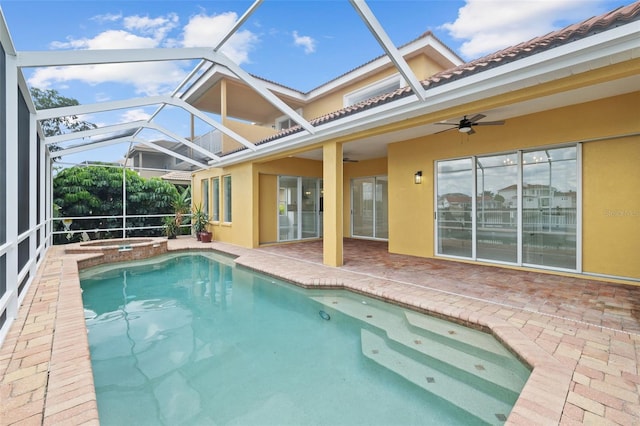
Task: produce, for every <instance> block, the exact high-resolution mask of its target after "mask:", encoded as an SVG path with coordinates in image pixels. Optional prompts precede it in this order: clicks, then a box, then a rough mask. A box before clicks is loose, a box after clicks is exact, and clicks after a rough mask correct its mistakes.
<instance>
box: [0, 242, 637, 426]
mask: <svg viewBox="0 0 640 426" xmlns="http://www.w3.org/2000/svg"><path fill="white" fill-rule="evenodd" d="M169 249H170V250H189V249H199V250H202V249H215V250H219V251H223V252H227V253H230V254H233V255H235V256H238V257H237V259H236V262H237V263H239V264H242V265H244V266H247V267H251V268H253V269H256V270H259V271H262V272H265V273H268V274H271V275H275V276H279V277H282V278H284V279H287V280H290V281H292V282H296V283H298V284H301V285H305V286H316V287H317V286H328V287H344V288H348V289H351V290H354V291H358V292H363V293H368V294H370V295H373V296H375V297H381V298H385V299H389V300H392V301H395V302H396V303H400V304H403V305H407V306H412V307H414V308H416V309H418V310H422V311H427V312H430V313H433V314H437V315H444V316H447V317H450V318H452V319H454V320H458V321H462V322H467V323H470V324H474V325H477V326H481V327H484V328H487V329H491V331H492V332H493V333H494V335H496V336H497V337H498V338H499V339H501V340H502V341H503V342H505V343H506V344H507V345H508V346H510V347H511V348H512V349H513V350H514V351H516V352H517V353H518V354H519V355H520V356H521V357H522V359H523V360H525V361H526V362H528V363H529V364H530V365H531V366H532V367H533V372H532V375H531V377H530V379H529V381H528V382H527V384H526V386H525V388H524V389H523V392H522V394H521V396H520V398H519V400H518V402H517V403H516V406H515V407H514V409H513V411H512V412H511V415H510V416H509V419H508V421H507V423H508V424H522V425H524V424H526V425H530V424H559V423H560V424H568V425H570V424H624V425H640V399H639V398H640V397H639V394H640V375H639V372H638V361H639V355H640V286H638V287H635V286H624V285H616V284H612V283H604V282H598V281H594V280H586V279H576V278H570V277H558V276H556V275H549V274H543V273H537V272H523V271H516V270H506V269H503V268H495V267H491V266H486V267H485V266H478V265H468V264H463V263H459V262H450V261H445V260H433V259H422V258H415V257H411V256H400V255H393V254H389V253H387V251H386V244H385V243H382V242H371V241H355V240H345V265H344V266H343V267H341V268H330V267H326V266H324V265H322V262H321V260H322V246H321V242H316V241H314V242H304V243H296V244H288V245H280V246H270V247H263V248H260V249H255V250H248V249H243V248H239V247H235V246H232V245H228V244H222V243H212V244H206V245H204V244H202V243H199V242H196V241H195V240H194V239H192V238H181V239H178V240H175V241H170V244H169ZM88 256H95V255H91V254H73V255H69V254H65V253H64V248H62V247H53V248H52V249H51V250H49V252H48V253H47V255H46V258H45V259H44V261H43V262H42V264H41V266H40V268H39V272H38V276H37V277H36V279H35V280H34V282H33V283H32V285H31V287H30V289H29V291H28V293H27V295H26V296H25V299H24V301H23V304H22V306H21V308H20V311H19V317H18V318H17V319H16V321H15V322H14V323H13V325H12V328H11V330H10V331H9V334H8V336H7V338H6V340H5V342H4V344H3V346H2V347H1V348H0V377H1V381H0V401H1V408H0V425H14V424H25V425H28V424H38V425H39V424H47V425H49V424H65V425H67V424H98V412H97V405H96V400H95V391H94V387H93V376H92V372H91V362H90V358H89V351H88V342H87V336H86V330H85V327H84V314H83V308H82V299H81V292H80V287H79V278H78V268H77V261H78V260H81V259H86V258H87V257H88Z"/></svg>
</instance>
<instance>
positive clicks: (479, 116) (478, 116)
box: [467, 114, 486, 123]
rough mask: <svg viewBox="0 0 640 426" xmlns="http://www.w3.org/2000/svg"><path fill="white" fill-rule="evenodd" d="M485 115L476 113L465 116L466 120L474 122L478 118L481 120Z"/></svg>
mask: <svg viewBox="0 0 640 426" xmlns="http://www.w3.org/2000/svg"><path fill="white" fill-rule="evenodd" d="M485 117H486V115H484V114H476V115H474V116H473V117H471V118H467V120H469V121H470V122H472V123H475V122H476V121H478V120H482V119H483V118H485Z"/></svg>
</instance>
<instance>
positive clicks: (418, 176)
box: [413, 170, 422, 185]
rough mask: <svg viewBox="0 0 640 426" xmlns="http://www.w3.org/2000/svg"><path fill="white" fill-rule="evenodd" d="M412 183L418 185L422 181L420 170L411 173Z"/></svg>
mask: <svg viewBox="0 0 640 426" xmlns="http://www.w3.org/2000/svg"><path fill="white" fill-rule="evenodd" d="M413 183H415V184H416V185H419V184H421V183H422V170H418V171H417V172H416V174H414V175H413Z"/></svg>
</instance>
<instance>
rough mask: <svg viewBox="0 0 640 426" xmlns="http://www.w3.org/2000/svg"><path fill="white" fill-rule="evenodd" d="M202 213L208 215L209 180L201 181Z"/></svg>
mask: <svg viewBox="0 0 640 426" xmlns="http://www.w3.org/2000/svg"><path fill="white" fill-rule="evenodd" d="M202 211H203V212H204V213H205V214H207V215H208V214H209V179H202Z"/></svg>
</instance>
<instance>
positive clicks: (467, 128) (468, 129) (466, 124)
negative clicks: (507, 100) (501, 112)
mask: <svg viewBox="0 0 640 426" xmlns="http://www.w3.org/2000/svg"><path fill="white" fill-rule="evenodd" d="M485 117H486V115H484V114H476V115H474V116H473V117H471V118H467V116H466V115H465V116H464V117H462V120H460V122H458V123H447V122H440V123H435V124H444V125H446V126H455V127H457V128H458V131H459V132H461V133H467V134H469V135H472V134H474V133H475V131H474V130H473V126H500V125H502V124H504V120H500V121H479V120H482V119H483V118H485Z"/></svg>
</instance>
